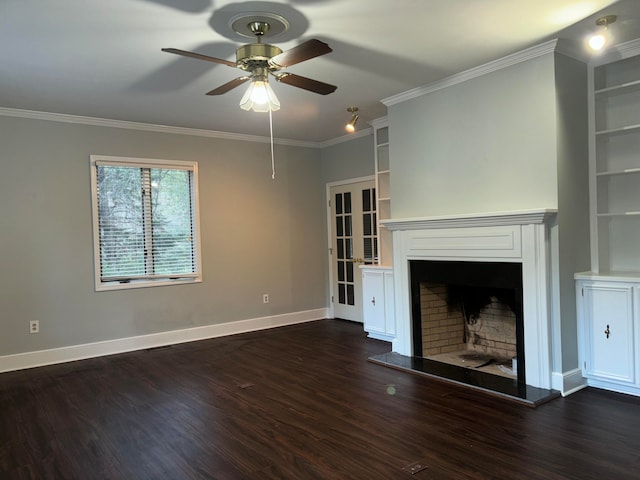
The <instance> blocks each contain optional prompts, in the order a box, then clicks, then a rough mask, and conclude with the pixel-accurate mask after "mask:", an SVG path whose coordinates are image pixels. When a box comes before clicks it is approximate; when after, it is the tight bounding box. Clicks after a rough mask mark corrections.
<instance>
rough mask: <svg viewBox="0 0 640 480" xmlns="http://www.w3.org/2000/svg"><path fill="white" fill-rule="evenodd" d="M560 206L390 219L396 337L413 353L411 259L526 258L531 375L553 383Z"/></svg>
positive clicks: (538, 383)
mask: <svg viewBox="0 0 640 480" xmlns="http://www.w3.org/2000/svg"><path fill="white" fill-rule="evenodd" d="M555 215H556V210H553V209H547V208H543V209H535V210H520V211H509V212H492V213H479V214H465V215H449V216H434V217H422V218H405V219H390V220H384V221H383V222H382V224H383V225H384V227H385V228H388V229H390V230H392V231H393V265H394V279H395V280H394V297H395V299H396V300H395V318H396V338H395V339H394V341H393V351H394V352H397V353H399V354H401V355H407V356H412V355H413V351H412V350H413V342H412V338H411V335H412V333H411V332H412V328H411V321H412V320H411V287H410V272H409V261H410V260H452V261H471V262H519V263H522V288H523V314H524V315H523V322H524V337H525V340H524V351H525V377H526V383H527V385H531V386H533V387H539V388H551V376H552V375H551V374H552V372H551V336H550V335H551V322H550V318H551V317H550V315H551V305H550V298H551V297H550V279H549V228H548V227H549V224H550V223H551V222H552V221H553V220H554V219H555Z"/></svg>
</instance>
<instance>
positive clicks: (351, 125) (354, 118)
mask: <svg viewBox="0 0 640 480" xmlns="http://www.w3.org/2000/svg"><path fill="white" fill-rule="evenodd" d="M357 111H358V107H349V108H347V112H349V113H350V114H351V120H349V121H348V122H347V124H346V125H345V126H344V129H345V130H346V131H347V132H348V133H353V132H355V131H356V123H358V118H360V115H358V114H357V113H356V112H357Z"/></svg>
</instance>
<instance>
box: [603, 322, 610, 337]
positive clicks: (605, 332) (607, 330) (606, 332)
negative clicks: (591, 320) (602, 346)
mask: <svg viewBox="0 0 640 480" xmlns="http://www.w3.org/2000/svg"><path fill="white" fill-rule="evenodd" d="M604 334H605V335H606V336H607V338H609V335H610V334H611V330H609V325H607V329H606V330H605V331H604Z"/></svg>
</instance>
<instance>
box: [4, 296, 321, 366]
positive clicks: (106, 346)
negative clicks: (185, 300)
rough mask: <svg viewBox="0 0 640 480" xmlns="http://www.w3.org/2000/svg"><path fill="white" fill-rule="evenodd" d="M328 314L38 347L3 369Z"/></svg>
mask: <svg viewBox="0 0 640 480" xmlns="http://www.w3.org/2000/svg"><path fill="white" fill-rule="evenodd" d="M324 318H328V317H327V309H326V308H318V309H316V310H307V311H303V312H294V313H285V314H283V315H274V316H270V317H261V318H251V319H248V320H239V321H236V322H228V323H220V324H216V325H205V326H202V327H193V328H185V329H182V330H172V331H168V332H160V333H152V334H149V335H140V336H137V337H128V338H118V339H115V340H106V341H103V342H94V343H85V344H82V345H71V346H68V347H61V348H52V349H49V350H38V351H34V352H25V353H17V354H13V355H4V356H0V372H10V371H13V370H22V369H25V368H33V367H41V366H44V365H51V364H54V363H64V362H72V361H75V360H83V359H86V358H93V357H102V356H105V355H113V354H116V353H124V352H131V351H134V350H143V349H145V348H154V347H162V346H165V345H174V344H177V343H185V342H193V341H196V340H205V339H207V338H215V337H223V336H226V335H234V334H236V333H246V332H253V331H257V330H265V329H268V328H274V327H282V326H285V325H293V324H296V323H304V322H312V321H314V320H321V319H324Z"/></svg>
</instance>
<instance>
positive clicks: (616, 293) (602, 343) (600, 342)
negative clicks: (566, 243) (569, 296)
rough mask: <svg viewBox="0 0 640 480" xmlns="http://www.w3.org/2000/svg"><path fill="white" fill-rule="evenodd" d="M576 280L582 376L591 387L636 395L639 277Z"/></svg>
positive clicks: (638, 389)
mask: <svg viewBox="0 0 640 480" xmlns="http://www.w3.org/2000/svg"><path fill="white" fill-rule="evenodd" d="M576 278H577V282H576V285H577V292H576V293H577V295H576V298H577V299H578V305H577V307H578V318H579V319H580V325H579V339H580V366H581V368H582V375H583V377H585V378H586V379H587V383H588V384H589V385H591V386H595V387H600V388H606V389H608V390H614V391H619V392H625V393H631V394H635V395H640V374H639V373H640V365H639V361H640V356H639V354H640V316H639V314H638V312H640V310H639V309H640V276H633V277H631V276H630V277H622V276H620V277H613V276H611V275H608V276H603V277H602V276H598V275H594V274H578V275H576Z"/></svg>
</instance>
